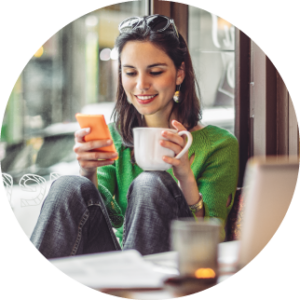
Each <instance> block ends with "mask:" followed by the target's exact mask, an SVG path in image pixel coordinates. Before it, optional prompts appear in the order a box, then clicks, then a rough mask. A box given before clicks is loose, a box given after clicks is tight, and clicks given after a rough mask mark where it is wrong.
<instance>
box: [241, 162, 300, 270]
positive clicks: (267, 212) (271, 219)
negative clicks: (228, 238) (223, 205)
mask: <svg viewBox="0 0 300 300" xmlns="http://www.w3.org/2000/svg"><path fill="white" fill-rule="evenodd" d="M298 172H299V158H298V157H287V156H284V157H281V156H279V157H254V158H251V159H249V161H248V163H247V167H246V172H245V177H244V188H243V193H242V197H243V199H244V215H243V219H242V224H241V237H240V253H239V269H241V268H243V267H244V266H245V265H247V264H248V263H249V262H250V261H251V260H252V259H253V258H254V257H255V256H256V255H257V254H258V253H259V252H260V251H261V250H262V249H263V248H264V247H265V246H266V245H267V243H268V242H269V241H270V239H271V238H272V236H273V235H274V233H275V232H276V231H277V229H278V227H279V225H280V224H281V222H282V220H283V218H284V216H285V214H286V212H287V210H288V208H289V205H290V203H291V200H292V198H293V194H294V190H295V186H296V182H297V177H298Z"/></svg>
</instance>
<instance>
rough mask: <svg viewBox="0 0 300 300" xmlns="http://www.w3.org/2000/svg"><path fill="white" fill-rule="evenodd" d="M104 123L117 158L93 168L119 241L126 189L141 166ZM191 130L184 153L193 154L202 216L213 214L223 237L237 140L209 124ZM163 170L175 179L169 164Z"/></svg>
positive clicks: (233, 181) (232, 187)
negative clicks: (219, 223)
mask: <svg viewBox="0 0 300 300" xmlns="http://www.w3.org/2000/svg"><path fill="white" fill-rule="evenodd" d="M108 126H109V130H110V132H111V135H112V139H113V141H114V144H115V146H116V149H117V151H118V154H119V159H118V160H116V161H115V162H114V164H113V165H109V166H104V167H99V168H98V169H97V177H98V189H99V192H100V193H101V195H102V196H104V201H105V205H106V208H107V211H108V214H109V217H110V220H111V223H112V226H113V227H115V228H117V232H116V236H117V237H118V238H119V241H120V244H121V245H122V236H123V220H124V215H125V211H126V207H127V197H126V195H127V191H128V189H129V186H130V184H131V182H132V181H133V180H134V179H135V178H136V177H137V176H138V175H139V174H140V173H142V172H143V170H142V169H141V168H140V167H139V166H137V165H136V164H132V163H131V162H130V149H129V148H126V147H125V146H124V145H123V144H122V139H121V137H120V135H119V133H118V132H117V130H116V129H115V126H114V123H111V124H109V125H108ZM191 133H192V136H193V143H192V145H191V147H190V149H189V151H188V155H189V158H190V157H191V156H192V155H193V154H195V157H194V161H193V163H192V165H191V168H192V171H193V173H194V175H195V178H196V180H197V184H198V187H199V191H200V192H201V193H202V195H203V201H204V208H205V217H215V218H218V219H219V220H220V221H221V224H222V231H221V235H222V236H221V238H222V240H224V238H225V229H224V227H225V224H226V220H227V216H228V213H229V212H230V210H231V207H232V204H233V200H232V201H231V203H230V205H229V206H228V207H226V203H227V199H228V196H229V195H232V199H234V195H235V190H236V185H237V179H238V142H237V139H236V138H235V137H234V136H233V135H232V134H231V133H229V132H228V131H227V130H225V129H221V128H219V127H216V126H212V125H209V126H206V127H204V128H203V129H200V130H197V131H193V132H191ZM167 172H168V173H170V174H171V175H172V177H173V178H174V180H175V181H176V182H178V181H177V179H176V178H175V177H174V175H173V170H172V168H171V169H169V170H167Z"/></svg>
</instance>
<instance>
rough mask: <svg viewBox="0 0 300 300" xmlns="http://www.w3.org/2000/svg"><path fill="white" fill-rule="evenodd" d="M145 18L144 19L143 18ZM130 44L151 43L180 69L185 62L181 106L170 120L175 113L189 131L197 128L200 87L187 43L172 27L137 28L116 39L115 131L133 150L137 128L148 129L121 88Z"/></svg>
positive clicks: (176, 107) (176, 104) (173, 110)
mask: <svg viewBox="0 0 300 300" xmlns="http://www.w3.org/2000/svg"><path fill="white" fill-rule="evenodd" d="M144 18H145V17H144ZM129 41H140V42H148V41H149V42H151V43H153V44H155V46H157V47H158V48H160V49H161V50H163V51H164V52H165V53H166V54H167V55H168V56H169V57H170V58H171V59H172V61H173V63H174V65H175V67H176V69H177V70H178V69H179V68H180V66H181V64H182V62H184V64H185V78H184V81H183V82H182V84H181V87H180V98H181V102H180V103H175V102H174V105H173V108H172V111H171V113H170V117H171V115H172V113H173V112H175V114H176V115H177V118H178V121H179V122H181V123H183V124H184V125H185V126H186V128H187V130H190V129H192V128H193V127H195V126H196V125H197V123H198V121H199V120H201V116H202V113H201V107H200V101H199V96H198V95H199V94H200V92H199V86H198V83H197V80H196V78H195V73H194V69H193V65H192V60H191V56H190V53H189V50H188V48H187V45H186V42H185V40H184V39H183V37H182V36H181V35H180V34H179V39H178V38H177V35H176V33H175V32H174V30H173V28H172V26H170V27H169V28H168V29H166V30H165V31H163V32H154V31H151V30H150V29H149V27H147V26H145V22H142V26H139V27H137V28H136V29H134V30H131V31H130V32H125V33H121V34H120V35H119V36H118V38H117V40H116V47H117V49H118V52H119V75H118V88H117V103H116V106H115V109H114V112H113V118H114V122H115V124H116V129H117V130H118V132H119V134H120V135H121V137H122V139H123V144H124V145H125V146H127V147H130V148H132V147H133V131H132V129H133V128H134V127H141V126H145V123H144V119H143V117H142V116H141V115H140V113H139V112H138V111H137V110H136V109H135V107H134V106H133V105H132V104H130V103H128V101H127V97H126V94H125V91H124V88H123V85H122V78H121V59H120V56H121V52H122V50H123V48H124V46H125V44H126V43H127V42H129Z"/></svg>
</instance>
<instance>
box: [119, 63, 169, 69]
mask: <svg viewBox="0 0 300 300" xmlns="http://www.w3.org/2000/svg"><path fill="white" fill-rule="evenodd" d="M158 66H167V64H165V63H157V64H153V65H149V66H147V68H153V67H158ZM122 67H123V68H132V69H135V67H134V66H130V65H122Z"/></svg>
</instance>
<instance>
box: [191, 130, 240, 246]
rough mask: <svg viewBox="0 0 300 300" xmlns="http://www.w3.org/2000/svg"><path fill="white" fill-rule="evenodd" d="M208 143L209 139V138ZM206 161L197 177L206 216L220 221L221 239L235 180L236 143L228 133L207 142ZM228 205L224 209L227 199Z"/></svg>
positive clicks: (223, 237) (234, 189)
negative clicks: (228, 200)
mask: <svg viewBox="0 0 300 300" xmlns="http://www.w3.org/2000/svg"><path fill="white" fill-rule="evenodd" d="M209 140H211V139H209ZM207 146H208V149H209V151H208V152H207V159H206V163H205V168H204V170H203V172H202V173H201V174H200V175H199V177H198V178H197V182H198V187H199V191H200V192H201V193H202V195H203V202H204V207H205V217H210V218H211V217H214V218H217V219H219V221H220V222H221V227H222V230H221V239H222V240H224V239H225V224H226V220H227V216H228V213H229V211H230V209H231V207H232V204H233V199H234V195H235V191H236V186H237V180H238V142H237V139H236V138H235V137H234V136H232V135H230V134H228V135H225V136H222V137H221V138H220V137H217V139H215V140H214V141H213V142H210V143H208V145H207ZM229 196H231V202H230V204H229V206H228V207H227V206H226V204H227V199H228V197H229Z"/></svg>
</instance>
